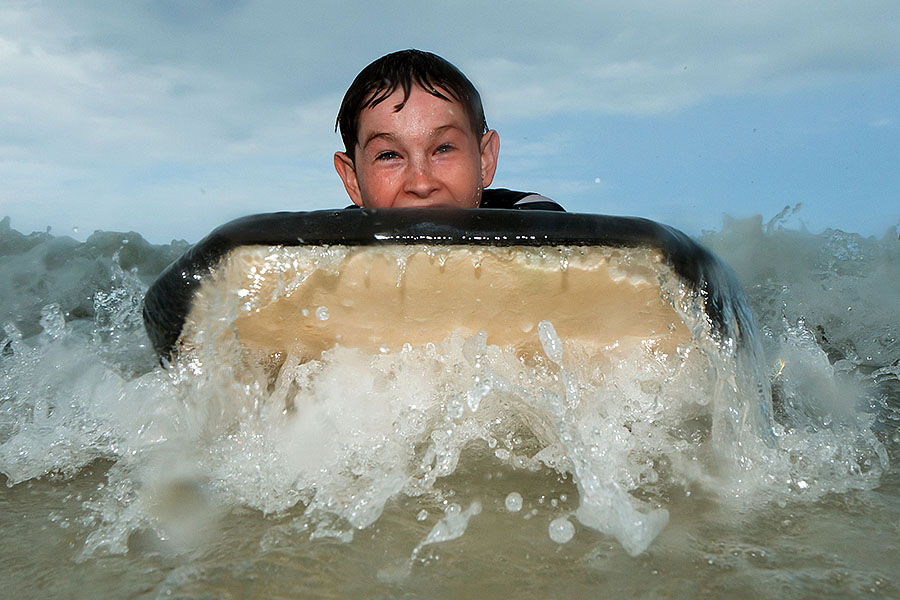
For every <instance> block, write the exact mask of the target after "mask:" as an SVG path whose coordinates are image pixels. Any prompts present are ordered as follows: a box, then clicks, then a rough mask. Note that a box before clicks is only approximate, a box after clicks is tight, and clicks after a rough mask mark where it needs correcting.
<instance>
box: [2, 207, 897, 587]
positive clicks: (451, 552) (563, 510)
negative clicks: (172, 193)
mask: <svg viewBox="0 0 900 600" xmlns="http://www.w3.org/2000/svg"><path fill="white" fill-rule="evenodd" d="M129 235H131V234H129ZM128 239H129V240H130V241H129V243H128V244H123V243H122V240H123V237H122V235H121V234H101V235H100V236H99V237H96V238H91V239H90V240H88V242H86V243H85V244H77V243H75V242H72V241H70V240H69V241H67V239H66V238H53V237H52V236H48V235H47V234H35V235H32V236H22V235H21V234H18V232H15V231H14V230H11V229H9V228H8V225H7V228H6V229H3V228H2V227H0V241H2V242H3V243H2V244H0V248H3V249H4V250H3V252H5V254H3V256H0V276H2V277H3V278H4V281H5V282H26V283H25V284H24V285H23V284H21V283H20V284H18V285H12V283H8V284H7V285H3V286H0V288H2V290H4V291H0V309H2V311H0V320H2V321H3V323H4V328H3V331H4V334H3V337H2V338H0V470H2V472H3V473H4V474H5V476H6V482H7V485H8V486H12V487H10V488H8V489H7V490H6V491H5V492H4V494H5V496H4V502H5V505H7V506H10V507H12V508H11V509H10V510H8V511H5V512H6V514H7V515H8V517H5V518H4V521H3V523H4V525H3V527H4V531H6V532H7V546H8V547H9V549H8V550H7V551H6V552H8V554H4V556H10V557H12V556H16V557H20V556H22V555H23V554H26V553H30V554H31V555H33V556H34V558H33V559H32V560H33V561H34V563H33V564H34V565H35V567H34V569H37V571H36V572H45V573H48V574H55V575H56V576H53V577H52V578H53V580H54V583H47V584H45V585H47V586H50V587H49V588H48V589H55V590H56V591H57V592H59V593H62V595H71V594H72V589H71V588H66V587H65V585H66V583H65V581H66V579H67V578H66V577H59V576H58V575H59V574H61V573H64V572H66V570H67V569H75V568H78V569H86V570H88V572H91V573H97V575H96V577H94V579H93V581H92V583H90V584H89V585H93V586H96V588H95V589H96V590H98V592H97V593H98V594H102V593H103V590H105V591H106V592H107V593H109V592H110V590H113V589H116V590H118V591H119V592H122V593H118V594H114V595H134V594H135V590H138V589H142V590H146V589H153V590H154V591H155V592H154V593H155V594H156V595H166V594H169V593H179V594H181V595H183V596H184V595H202V594H203V593H205V592H209V590H213V589H217V587H218V586H222V585H228V586H230V587H233V586H236V587H233V589H236V590H241V589H243V590H244V591H245V592H247V593H250V594H256V595H258V594H259V593H261V592H270V593H274V594H277V593H279V590H281V591H283V590H286V589H291V590H293V591H294V592H295V593H296V592H297V591H298V590H305V591H307V592H309V593H314V592H315V591H316V590H319V591H322V590H331V591H332V593H337V594H338V595H359V594H360V593H362V590H369V591H371V590H373V589H374V590H376V593H382V594H384V595H395V594H401V593H413V594H415V593H417V592H420V593H424V590H429V589H439V590H444V591H443V592H440V591H439V592H438V593H436V594H433V595H438V596H440V595H447V596H454V595H455V596H459V595H460V594H463V595H465V592H466V591H467V590H468V591H470V592H473V593H474V591H475V588H472V589H469V588H467V585H469V584H467V583H466V582H465V581H463V580H466V579H468V580H469V581H470V582H471V585H473V586H476V585H477V582H478V581H479V580H482V581H483V580H484V579H483V578H484V577H487V574H488V573H494V574H496V573H498V572H504V571H503V568H502V567H501V566H500V565H501V564H503V563H502V562H501V563H500V564H498V563H497V561H501V560H504V561H507V562H509V561H512V563H513V564H514V565H516V568H517V569H519V570H520V572H521V579H522V581H525V580H527V581H529V582H530V585H531V586H532V588H533V589H535V590H544V591H547V592H548V593H549V590H555V591H557V592H559V593H564V592H566V591H568V592H570V593H573V594H575V595H579V594H580V595H584V594H585V593H589V591H590V590H593V591H597V590H598V589H600V590H603V591H605V592H609V593H614V594H615V593H617V592H618V593H620V594H623V595H634V594H639V593H652V590H660V589H670V590H671V589H674V590H679V591H682V590H683V591H684V592H683V593H685V594H687V595H690V590H693V591H694V592H696V591H699V590H700V587H701V586H702V585H704V584H703V583H702V582H704V581H705V582H706V584H705V585H707V586H711V588H712V589H715V590H718V591H720V592H725V591H727V590H737V589H751V590H755V591H759V592H761V593H763V592H766V591H767V590H768V591H771V590H773V589H779V590H780V592H781V595H782V596H786V597H803V596H804V595H808V594H811V593H819V594H820V595H825V596H829V595H830V596H847V595H857V594H863V593H864V592H866V590H868V589H869V588H871V589H873V590H874V591H875V592H876V593H879V592H880V593H884V594H887V595H890V594H891V593H896V591H897V589H898V588H897V585H898V583H897V581H895V580H894V579H893V577H894V575H893V571H892V570H891V569H890V568H889V567H888V566H887V565H888V564H889V561H887V559H886V558H885V559H882V558H881V556H887V555H888V552H884V553H878V552H872V551H871V548H872V547H873V546H875V547H879V546H883V547H884V548H885V549H886V550H887V549H889V545H890V544H892V543H894V542H893V541H891V540H893V539H895V538H896V534H897V533H898V531H897V529H896V528H897V523H900V509H898V508H897V498H898V497H900V493H898V491H897V490H898V486H897V482H898V479H900V478H898V476H897V471H896V467H895V466H894V465H895V464H896V459H897V449H898V447H900V439H898V436H897V433H896V432H897V422H898V420H900V416H898V415H900V366H898V361H900V341H898V340H900V337H898V327H900V326H898V324H897V322H896V318H895V317H896V314H897V308H898V305H897V303H898V300H897V298H900V289H897V288H898V286H900V283H898V282H900V277H898V274H897V265H898V264H900V261H898V249H897V247H896V242H895V241H894V240H883V241H877V240H873V239H863V238H860V237H858V236H853V235H850V234H845V233H842V232H826V233H825V234H822V235H820V236H813V235H810V234H805V233H798V232H793V231H789V230H784V229H778V228H775V227H771V228H769V230H768V231H764V229H763V227H762V226H761V225H760V224H759V222H756V223H754V222H752V221H750V222H729V223H726V227H725V228H724V229H723V231H721V232H717V233H713V234H708V235H707V236H706V239H705V242H706V243H707V244H708V245H710V246H712V247H713V249H714V250H716V251H717V252H718V253H720V254H721V255H723V256H724V257H725V258H726V260H728V261H729V262H730V263H732V265H733V266H735V267H736V269H737V271H738V273H739V274H740V276H741V278H742V280H743V283H744V285H745V289H746V291H747V295H748V297H749V299H750V301H751V306H752V308H753V310H754V312H755V314H756V316H757V319H758V322H760V325H761V331H762V337H761V343H762V350H763V352H764V355H763V358H762V360H761V362H760V363H759V365H758V366H757V367H756V368H757V369H758V370H759V371H760V373H761V376H762V378H763V379H764V382H765V385H769V384H771V386H772V390H773V394H774V400H775V402H774V414H773V415H771V416H773V417H774V426H773V427H772V430H771V433H772V439H768V438H767V437H766V435H764V434H761V433H760V431H762V430H764V429H765V427H763V426H760V425H759V424H758V422H760V421H765V418H766V417H765V415H762V416H760V415H761V414H762V413H759V412H753V411H750V412H746V411H745V412H743V413H742V412H741V409H742V408H745V407H747V406H751V407H752V406H753V405H752V403H750V402H748V401H747V400H746V398H743V399H742V397H741V391H742V390H745V389H746V388H747V387H751V388H752V391H751V393H750V395H751V396H752V397H756V395H757V392H758V390H757V386H756V384H755V383H753V380H754V377H755V374H753V373H750V375H742V373H747V372H748V371H752V369H748V368H746V366H745V365H744V366H742V365H739V364H733V363H728V362H720V361H718V359H717V358H716V357H717V356H718V354H716V351H715V350H714V349H712V348H704V347H702V346H701V347H697V348H694V349H690V350H687V349H686V350H685V351H684V356H679V357H677V359H678V360H675V357H665V356H659V355H654V354H653V353H652V352H645V353H641V354H640V355H628V354H624V353H616V352H615V351H614V350H613V351H611V352H609V353H607V354H606V355H604V356H603V357H601V358H600V359H599V360H592V361H588V360H586V359H585V358H584V353H583V351H582V350H581V349H580V348H579V347H578V345H577V344H573V343H570V342H567V340H565V339H560V338H559V336H557V335H556V333H555V330H554V327H553V323H552V322H551V321H544V322H541V323H540V324H538V327H537V334H538V336H539V338H540V343H541V347H542V349H543V352H542V353H540V354H538V355H535V356H534V357H532V358H531V359H528V360H523V359H522V357H520V356H517V355H516V354H515V353H510V352H507V351H504V349H502V348H500V347H497V346H494V345H491V344H488V343H487V341H486V338H485V337H484V336H482V335H476V336H471V337H464V336H451V337H450V338H448V339H446V340H435V341H434V342H433V343H430V344H425V345H423V346H421V347H414V346H410V347H404V348H403V349H399V350H393V351H387V352H376V353H374V354H372V353H365V352H362V351H358V350H352V349H348V348H341V347H336V348H334V349H331V350H328V351H327V352H325V353H324V354H323V355H322V356H321V358H320V359H319V360H313V361H306V362H301V361H299V360H298V359H296V358H295V357H290V356H288V357H285V360H284V362H283V364H281V366H280V370H279V371H278V372H277V374H275V376H274V377H272V378H271V383H270V384H266V383H264V382H265V381H269V379H267V377H268V375H266V376H263V377H258V376H256V375H254V374H249V375H248V374H246V373H241V372H239V370H237V371H236V370H235V369H234V365H237V364H239V360H240V359H239V358H237V357H236V354H234V353H236V352H237V350H236V348H234V347H229V346H228V345H227V344H225V345H221V346H219V347H218V349H217V351H216V352H217V357H218V359H219V360H216V361H213V360H210V357H208V356H204V355H199V356H197V357H195V360H194V362H188V363H185V364H176V365H172V366H171V367H170V368H169V369H168V370H163V369H161V368H158V367H155V366H154V364H155V358H154V357H153V354H152V351H150V350H149V348H148V344H147V340H146V338H145V337H144V334H143V331H142V329H141V326H140V316H139V307H140V299H141V297H142V294H143V291H144V289H145V286H146V285H147V283H148V282H149V281H150V280H151V279H152V277H153V276H154V275H155V273H156V272H158V271H159V270H160V269H161V268H162V266H163V265H164V264H165V263H166V262H167V261H169V260H171V259H172V258H174V257H175V256H177V255H178V254H180V252H182V251H183V250H184V246H183V245H173V246H167V247H150V246H149V245H147V244H143V243H142V240H140V239H139V238H134V237H132V238H128ZM91 240H93V241H91ZM890 241H894V245H891V244H890V243H889V242H890ZM739 248H740V249H742V250H743V251H744V252H746V254H737V249H739ZM323 260H325V261H326V262H327V258H324V259H323ZM435 260H437V259H435ZM547 260H550V261H556V262H558V263H560V259H559V257H556V256H551V255H548V257H547ZM560 264H562V263H560ZM561 268H562V267H561ZM673 286H674V284H672V285H670V286H669V287H668V288H667V289H668V290H669V291H670V293H672V294H673V297H675V295H677V293H678V289H677V288H676V287H673ZM12 289H16V290H18V292H17V294H16V295H13V294H12V293H11V292H10V290H12ZM823 289H824V290H825V293H823V291H822V290H823ZM242 300H244V301H246V298H243V299H242ZM680 306H681V310H683V311H685V313H687V312H690V310H691V306H690V304H689V303H687V304H681V305H680ZM317 308H319V307H310V309H311V313H315V314H316V316H318V313H317V312H316V309H317ZM688 316H690V315H688ZM310 317H311V318H312V314H311V315H310ZM226 334H227V327H224V328H223V329H222V331H219V332H210V335H226ZM648 358H649V360H648ZM742 377H747V379H746V380H742V379H741V378H742ZM747 381H750V382H751V384H749V385H748V383H747ZM892 458H893V461H892V460H891V459H892ZM511 489H515V490H518V491H517V492H516V493H515V494H516V496H517V497H515V496H513V494H512V493H510V490H511ZM564 498H565V500H564ZM464 506H467V507H468V508H467V509H465V510H464V509H463V508H462V507H464ZM510 507H513V508H516V510H513V508H510ZM423 511H424V515H425V516H424V518H420V517H421V515H422V514H423ZM26 513H27V514H28V517H27V518H25V519H23V518H21V517H19V521H15V520H14V519H15V517H14V515H19V514H26ZM823 519H824V521H823ZM20 522H21V523H25V525H22V524H21V523H20ZM576 523H577V524H578V525H579V526H578V527H576V526H575V525H576ZM823 523H824V525H821V524H823ZM23 527H24V529H23ZM48 527H49V531H50V532H51V533H53V536H50V537H47V536H46V535H44V534H42V533H41V532H42V531H45V530H47V528H48ZM60 534H63V539H64V540H65V542H64V543H62V545H61V546H58V544H60V543H61V542H55V541H52V540H55V539H56V536H57V535H60ZM70 544H71V545H70ZM557 544H564V545H562V546H558V545H557ZM847 547H855V548H859V552H853V553H850V554H847V553H846V550H841V548H847ZM832 548H834V550H830V549H832ZM623 549H624V552H623ZM558 552H562V553H563V554H558ZM841 552H845V553H844V554H841ZM829 553H830V554H829ZM630 555H639V556H638V558H630ZM836 555H840V556H842V557H843V558H842V559H841V560H840V561H837V562H835V561H833V560H832V559H830V558H828V557H829V556H836ZM179 557H188V558H187V563H185V559H184V558H179ZM501 557H505V558H502V559H501ZM3 560H4V561H7V560H12V559H11V558H10V559H7V558H4V559H3ZM285 561H287V562H285ZM473 561H474V563H473ZM630 561H631V562H630ZM885 561H887V562H885ZM305 562H309V566H302V565H303V564H304V563H305ZM101 564H102V565H105V566H101ZM289 564H291V565H293V566H291V567H288V565H289ZM473 564H474V565H477V566H473ZM75 565H78V566H77V567H76V566H75ZM182 565H184V566H182ZM237 565H240V566H237ZM392 565H403V566H402V568H400V567H398V568H394V567H392ZM539 565H549V567H547V568H549V569H550V571H549V572H544V574H543V575H542V574H541V573H542V572H541V568H540V567H539ZM104 569H105V570H111V571H110V573H111V574H110V575H106V576H104V575H103V570H104ZM635 570H637V571H638V572H641V573H646V576H644V577H638V578H634V577H631V578H627V580H626V579H625V578H623V576H621V575H618V574H620V573H627V572H629V571H635ZM654 571H655V572H656V573H657V575H652V573H653V572H654ZM9 572H12V571H9ZM348 572H353V573H355V576H353V577H349V578H346V577H342V576H340V575H338V573H344V574H346V573H348ZM116 573H118V575H116ZM127 573H142V575H130V576H129V575H123V574H127ZM263 573H266V574H271V577H270V576H268V575H267V577H266V580H267V582H266V583H252V582H254V581H256V582H258V581H259V577H260V575H261V574H263ZM462 573H469V576H468V577H464V576H462V575H461V574H462ZM560 573H567V578H568V581H569V583H566V584H562V587H560V584H559V583H558V581H559V574H560ZM686 573H690V575H689V576H688V575H685V574H686ZM815 573H818V574H820V575H821V574H822V573H824V574H825V575H821V576H820V575H815ZM454 574H456V575H458V577H457V578H456V579H458V581H457V583H456V584H454V585H449V584H446V585H445V584H440V585H438V586H437V588H435V587H434V584H435V582H440V581H445V580H444V578H445V577H453V576H454ZM114 575H115V577H114ZM726 575H727V577H726ZM45 577H46V576H45ZM735 577H736V579H734V578H735ZM39 579H40V578H39ZM114 579H115V580H116V581H117V583H113V580H114ZM40 580H41V581H44V579H40ZM695 581H699V582H701V583H693V582H695ZM553 582H556V583H553ZM815 582H821V583H815ZM8 583H9V585H8V586H7V587H8V589H10V590H11V592H14V591H15V590H16V589H24V588H16V585H17V584H16V583H15V582H8ZM21 585H24V583H23V584H21ZM554 585H555V586H556V587H553V586H554ZM114 586H121V587H118V588H116V587H114ZM260 586H261V587H260ZM316 586H319V587H316ZM372 586H375V587H374V588H373V587H372ZM598 586H599V587H598ZM694 586H696V587H694ZM732 586H734V587H732ZM741 586H743V587H741ZM67 589H68V590H69V593H68V594H66V593H65V591H66V590H67ZM125 590H128V591H125ZM251 590H252V592H251ZM354 592H356V593H354ZM301 593H302V592H301ZM742 593H743V592H742Z"/></svg>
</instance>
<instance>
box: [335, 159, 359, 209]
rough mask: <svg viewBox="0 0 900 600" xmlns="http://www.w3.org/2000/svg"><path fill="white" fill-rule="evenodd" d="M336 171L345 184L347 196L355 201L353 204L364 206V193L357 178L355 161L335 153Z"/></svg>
mask: <svg viewBox="0 0 900 600" xmlns="http://www.w3.org/2000/svg"><path fill="white" fill-rule="evenodd" d="M334 170H335V171H337V174H338V176H339V177H340V178H341V181H343V182H344V189H345V190H347V195H348V196H350V199H351V200H353V204H355V205H357V206H362V205H363V201H362V192H361V191H360V189H359V180H358V179H357V178H356V167H355V166H354V164H353V159H352V158H350V157H349V156H347V155H346V154H344V153H343V152H335V153H334Z"/></svg>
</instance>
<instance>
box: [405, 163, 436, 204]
mask: <svg viewBox="0 0 900 600" xmlns="http://www.w3.org/2000/svg"><path fill="white" fill-rule="evenodd" d="M405 183H406V185H405V188H406V190H405V191H406V192H407V193H409V194H412V195H413V196H415V197H417V198H428V197H429V196H431V195H432V194H433V193H434V192H436V191H437V189H438V187H439V186H438V180H437V177H436V176H435V172H434V167H433V165H431V163H430V162H429V161H428V160H427V159H424V158H419V159H417V160H414V161H411V162H410V163H409V166H408V167H407V173H406V182H405Z"/></svg>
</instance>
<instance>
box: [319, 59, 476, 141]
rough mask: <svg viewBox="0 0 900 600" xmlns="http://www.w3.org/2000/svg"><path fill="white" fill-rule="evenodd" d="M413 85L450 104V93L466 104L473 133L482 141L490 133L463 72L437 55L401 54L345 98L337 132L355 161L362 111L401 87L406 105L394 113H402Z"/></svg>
mask: <svg viewBox="0 0 900 600" xmlns="http://www.w3.org/2000/svg"><path fill="white" fill-rule="evenodd" d="M413 85H417V86H419V87H420V88H422V89H423V90H425V91H426V92H428V93H429V94H431V95H432V96H435V97H437V98H441V99H442V100H447V101H450V98H448V97H447V96H446V95H445V94H444V93H443V92H446V93H447V94H449V95H450V96H451V97H452V99H453V100H456V101H457V102H459V103H460V104H462V105H463V107H464V108H465V110H466V113H468V117H469V122H470V123H471V125H472V131H474V132H475V135H476V137H477V138H478V139H479V140H480V139H481V136H482V135H484V133H485V132H486V131H487V121H485V119H484V107H483V106H482V105H481V96H480V95H479V94H478V90H476V89H475V86H474V85H472V82H471V81H469V79H468V78H467V77H466V76H465V75H463V73H462V71H460V70H459V69H457V68H456V67H454V66H453V65H452V64H450V63H449V62H447V61H446V60H444V59H443V58H441V57H440V56H438V55H437V54H432V53H431V52H424V51H422V50H400V51H399V52H392V53H391V54H387V55H385V56H382V57H381V58H379V59H378V60H376V61H375V62H373V63H372V64H370V65H369V66H367V67H366V68H365V69H363V70H362V71H360V73H359V75H357V76H356V79H354V80H353V83H352V84H350V88H349V89H348V90H347V93H346V94H344V100H343V101H342V102H341V109H340V111H338V116H337V122H336V123H335V126H334V129H335V131H337V130H338V129H340V130H341V138H342V139H343V140H344V149H345V152H346V154H347V156H349V157H350V158H351V159H353V158H354V156H353V155H354V150H355V148H356V144H357V142H358V138H357V135H358V133H359V116H360V115H361V114H362V111H363V110H365V109H366V108H370V107H373V106H377V105H378V104H379V103H381V102H382V101H384V100H385V99H386V98H387V97H388V96H390V95H391V94H393V93H394V92H395V91H396V90H397V88H398V87H399V88H402V89H403V101H402V102H400V104H397V105H396V106H394V112H399V111H401V110H402V109H403V107H404V106H405V105H406V101H407V100H408V99H409V94H410V91H411V90H412V86H413ZM438 88H440V90H439V89H438Z"/></svg>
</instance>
